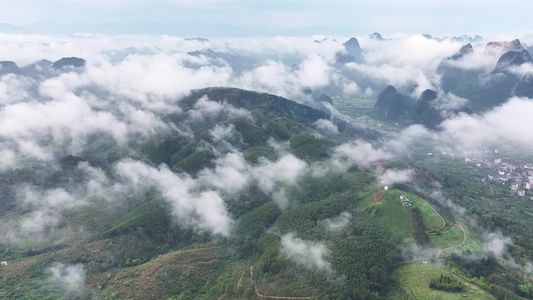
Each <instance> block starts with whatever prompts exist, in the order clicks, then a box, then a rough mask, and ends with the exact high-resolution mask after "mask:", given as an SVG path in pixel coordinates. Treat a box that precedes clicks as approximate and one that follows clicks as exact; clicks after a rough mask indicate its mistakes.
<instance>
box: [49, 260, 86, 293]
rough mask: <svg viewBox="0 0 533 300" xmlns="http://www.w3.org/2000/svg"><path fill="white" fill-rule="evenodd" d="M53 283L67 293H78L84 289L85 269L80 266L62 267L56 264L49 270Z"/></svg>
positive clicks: (62, 265)
mask: <svg viewBox="0 0 533 300" xmlns="http://www.w3.org/2000/svg"><path fill="white" fill-rule="evenodd" d="M49 271H50V273H51V274H52V279H53V281H55V282H57V283H59V284H60V285H61V286H62V287H63V288H64V289H65V290H67V291H68V292H80V291H81V290H83V289H84V288H85V268H84V266H83V265H82V264H75V265H64V264H61V263H58V264H56V265H54V266H52V267H50V268H49Z"/></svg>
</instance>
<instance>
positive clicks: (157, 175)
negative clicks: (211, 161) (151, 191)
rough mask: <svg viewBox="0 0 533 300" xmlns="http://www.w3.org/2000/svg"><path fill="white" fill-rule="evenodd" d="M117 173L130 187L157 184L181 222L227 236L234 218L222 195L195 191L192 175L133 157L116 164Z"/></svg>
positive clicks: (213, 192)
mask: <svg viewBox="0 0 533 300" xmlns="http://www.w3.org/2000/svg"><path fill="white" fill-rule="evenodd" d="M116 172H117V174H118V175H119V176H121V178H123V179H125V180H126V182H127V185H128V186H130V187H135V188H142V187H146V186H150V185H153V186H155V187H157V188H158V189H159V190H160V191H161V193H162V194H163V196H164V197H165V199H166V200H167V201H168V202H169V203H170V204H171V205H172V209H173V214H174V215H175V216H176V217H177V219H178V222H180V223H181V224H183V225H185V226H189V227H193V228H199V229H205V230H210V231H211V232H213V233H215V234H221V235H225V236H227V235H229V231H230V226H231V224H232V223H233V221H232V220H231V218H230V217H229V215H228V213H227V211H226V207H225V204H224V201H223V199H222V197H221V196H220V195H219V194H218V193H217V192H215V191H198V190H196V188H197V186H196V182H195V181H194V179H192V178H191V177H189V176H187V175H178V174H175V173H173V172H172V171H170V170H169V169H168V167H166V166H164V165H162V166H160V167H159V168H154V167H151V166H149V165H146V164H144V163H142V162H138V161H133V160H125V161H122V162H120V163H118V164H117V166H116Z"/></svg>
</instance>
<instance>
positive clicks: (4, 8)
mask: <svg viewBox="0 0 533 300" xmlns="http://www.w3.org/2000/svg"><path fill="white" fill-rule="evenodd" d="M517 7H519V8H520V9H517ZM532 8H533V3H531V2H530V1H525V0H511V1H506V2H505V3H501V2H498V1H490V2H488V3H487V2H486V1H479V0H475V1H469V3H468V4H467V3H465V2H459V1H436V2H435V1H434V2H432V3H431V4H429V3H426V2H423V1H418V0H410V1H402V2H401V3H397V2H391V1H372V2H371V3H365V2H364V1H345V0H335V1H328V2H327V3H325V2H320V1H306V2H303V1H298V0H293V1H253V2H250V1H242V0H202V1H187V0H166V1H145V0H135V1H123V0H112V1H85V0H52V1H35V0H21V1H17V2H16V3H10V4H7V3H3V4H0V20H1V22H2V23H9V24H13V25H16V26H20V27H23V28H28V29H30V30H32V31H35V32H37V33H42V32H39V30H38V29H39V28H41V29H43V30H46V29H47V28H46V25H47V24H45V23H43V22H56V23H58V24H63V25H66V24H88V25H103V23H114V24H118V25H120V24H122V25H126V24H134V23H137V22H156V23H158V24H163V25H165V24H166V25H167V26H168V25H170V24H181V25H184V26H189V28H187V29H189V30H191V31H194V33H192V34H196V31H195V30H197V29H198V28H194V27H195V26H197V27H200V29H201V27H202V25H203V24H207V25H224V26H225V27H224V28H222V29H221V30H225V31H226V32H225V33H226V36H232V35H233V34H232V30H234V31H235V32H236V34H235V35H239V36H243V35H253V30H254V29H256V30H257V31H258V34H257V35H265V34H266V35H268V33H269V32H272V34H283V33H284V32H288V34H289V35H309V34H330V35H335V34H338V35H347V34H350V35H361V34H370V33H372V32H380V33H381V34H383V35H394V34H397V33H406V34H416V33H418V34H420V33H429V34H432V35H435V36H440V37H443V36H453V35H462V34H467V35H475V34H480V35H490V36H499V35H526V34H528V33H529V32H530V30H529V29H528V28H527V26H525V25H524V22H522V20H524V19H526V18H527V17H528V15H527V12H528V11H530V10H531V9H532ZM48 25H50V24H48ZM108 25H110V24H108ZM56 26H57V25H56ZM239 28H241V29H248V30H250V34H243V33H242V32H239ZM36 29H37V30H36ZM72 29H75V28H70V30H72ZM259 29H260V30H259ZM313 29H316V32H313ZM241 31H242V30H241ZM45 33H46V32H45ZM69 33H71V32H69ZM130 33H135V32H130ZM139 33H143V32H139Z"/></svg>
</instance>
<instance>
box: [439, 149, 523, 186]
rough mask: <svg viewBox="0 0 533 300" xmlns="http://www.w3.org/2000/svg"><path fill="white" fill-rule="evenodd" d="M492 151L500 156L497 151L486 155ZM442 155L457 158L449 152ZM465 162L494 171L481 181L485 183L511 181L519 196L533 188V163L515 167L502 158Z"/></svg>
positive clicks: (468, 159) (474, 159) (472, 159)
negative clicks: (489, 181) (488, 181)
mask: <svg viewBox="0 0 533 300" xmlns="http://www.w3.org/2000/svg"><path fill="white" fill-rule="evenodd" d="M492 151H494V153H495V154H498V150H497V149H494V150H485V151H484V153H489V152H492ZM478 152H479V151H478ZM441 154H442V155H446V156H450V157H455V156H457V155H455V154H453V153H448V152H441ZM464 160H465V162H466V163H472V164H475V165H476V166H478V167H487V168H490V169H492V170H494V172H493V173H492V174H488V175H487V177H486V178H483V179H481V181H482V182H485V181H486V180H493V181H499V182H502V183H506V182H508V181H510V182H511V190H513V191H514V192H516V194H517V195H518V196H525V195H526V191H527V190H531V189H532V188H533V163H530V164H524V165H515V164H511V163H507V162H503V161H502V159H501V158H496V159H494V160H489V159H487V158H484V159H477V158H470V157H464Z"/></svg>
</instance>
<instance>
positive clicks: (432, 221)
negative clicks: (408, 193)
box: [409, 197, 442, 229]
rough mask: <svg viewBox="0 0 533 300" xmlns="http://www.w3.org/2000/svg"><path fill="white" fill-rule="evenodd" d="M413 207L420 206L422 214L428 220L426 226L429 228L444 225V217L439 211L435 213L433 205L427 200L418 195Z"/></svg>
mask: <svg viewBox="0 0 533 300" xmlns="http://www.w3.org/2000/svg"><path fill="white" fill-rule="evenodd" d="M409 199H411V198H409ZM413 207H418V209H420V211H421V212H422V215H423V216H424V220H425V221H426V227H427V228H428V229H436V228H439V227H441V226H442V219H441V218H440V217H439V215H438V214H437V213H435V210H433V207H431V205H430V204H429V203H427V202H426V201H421V200H418V197H417V198H416V201H413Z"/></svg>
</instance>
